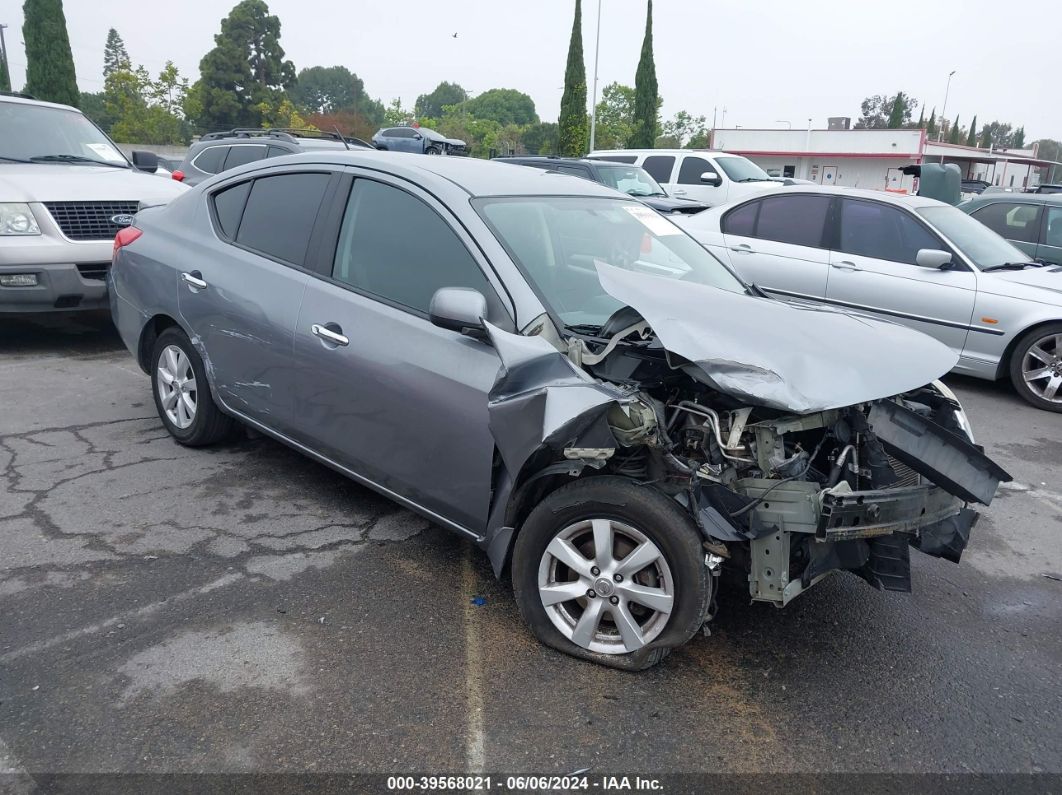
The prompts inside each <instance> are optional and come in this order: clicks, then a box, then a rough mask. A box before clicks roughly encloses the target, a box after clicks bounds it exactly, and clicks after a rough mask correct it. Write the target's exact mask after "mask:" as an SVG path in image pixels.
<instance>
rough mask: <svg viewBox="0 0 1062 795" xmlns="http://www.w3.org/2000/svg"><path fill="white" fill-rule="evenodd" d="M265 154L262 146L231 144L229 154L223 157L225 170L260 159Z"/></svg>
mask: <svg viewBox="0 0 1062 795" xmlns="http://www.w3.org/2000/svg"><path fill="white" fill-rule="evenodd" d="M265 155H266V148H265V147H264V146H233V147H231V148H230V149H229V156H228V157H226V158H225V170H226V171H228V170H229V169H230V168H236V166H242V165H244V164H246V163H253V162H254V161H255V160H261V159H262V158H263V157H265Z"/></svg>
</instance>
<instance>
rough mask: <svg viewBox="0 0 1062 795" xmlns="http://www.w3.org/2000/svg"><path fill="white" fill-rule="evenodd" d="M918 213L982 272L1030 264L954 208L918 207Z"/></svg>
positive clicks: (992, 233)
mask: <svg viewBox="0 0 1062 795" xmlns="http://www.w3.org/2000/svg"><path fill="white" fill-rule="evenodd" d="M916 212H917V213H918V214H919V215H920V216H922V217H923V218H925V219H926V220H927V221H929V223H931V224H933V226H935V227H936V228H937V229H939V230H940V231H941V232H942V233H943V234H944V236H945V237H946V238H948V239H949V240H951V242H952V243H954V244H955V246H956V247H957V248H958V249H959V251H961V252H962V253H963V254H965V255H966V257H967V258H968V259H969V260H970V261H971V262H973V264H974V265H976V266H977V267H978V268H980V269H981V270H984V269H985V268H991V267H993V266H995V265H1003V264H1005V263H1008V262H1028V261H1029V256H1028V255H1027V254H1025V253H1023V252H1022V251H1020V250H1019V249H1017V248H1015V247H1014V246H1013V245H1011V244H1010V243H1008V242H1007V241H1006V240H1004V239H1003V238H1001V237H1000V236H999V235H997V234H996V233H995V232H993V231H992V230H991V229H989V228H988V227H987V226H985V225H984V224H982V223H981V222H980V221H978V220H976V219H974V218H971V217H970V216H968V215H967V214H966V213H964V212H963V211H962V210H956V209H955V208H954V207H919V208H917V209H916Z"/></svg>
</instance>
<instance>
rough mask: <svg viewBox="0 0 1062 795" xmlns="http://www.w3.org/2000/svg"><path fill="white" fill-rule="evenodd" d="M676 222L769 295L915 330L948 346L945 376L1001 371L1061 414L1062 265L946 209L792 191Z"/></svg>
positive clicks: (893, 199) (922, 202)
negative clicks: (951, 371) (1034, 256)
mask: <svg viewBox="0 0 1062 795" xmlns="http://www.w3.org/2000/svg"><path fill="white" fill-rule="evenodd" d="M678 223H679V224H680V225H682V226H684V227H686V229H687V230H688V231H689V232H690V233H691V234H692V235H693V236H694V237H695V238H697V239H698V240H699V241H700V242H701V243H703V244H705V245H706V246H707V247H708V249H709V250H710V251H711V252H712V253H714V254H716V255H717V256H718V257H720V258H722V259H723V260H724V261H725V262H728V263H730V264H731V265H732V266H733V267H734V268H735V270H737V271H738V273H739V274H740V275H741V276H742V277H743V278H744V279H746V280H747V281H750V282H753V283H754V284H756V285H757V286H758V287H760V288H762V289H763V290H765V291H766V292H768V293H773V294H774V295H776V296H779V297H783V298H787V299H790V300H798V301H813V302H816V303H822V304H829V305H831V306H839V307H844V308H847V309H850V310H856V311H859V312H865V313H869V314H872V315H874V316H877V317H881V318H886V319H891V320H894V321H895V322H897V323H902V324H903V325H906V326H909V327H911V328H914V329H918V330H919V331H923V332H925V333H926V334H929V335H931V336H933V337H936V338H937V339H938V340H940V341H941V342H943V343H944V344H946V345H948V346H949V347H950V348H951V349H952V350H953V351H954V352H955V353H956V354H958V356H959V361H958V364H957V365H956V367H955V372H958V373H964V374H966V375H972V376H976V377H978V378H987V379H999V378H1004V377H1008V376H1009V377H1010V379H1011V381H1012V382H1013V383H1014V386H1015V387H1016V389H1017V391H1018V393H1019V394H1020V395H1021V396H1022V397H1023V398H1025V399H1026V400H1027V401H1029V402H1030V403H1032V404H1033V405H1034V406H1037V407H1039V408H1043V409H1047V410H1048V411H1062V267H1058V266H1053V265H1043V264H1041V263H1038V262H1032V261H1030V259H1029V257H1028V256H1027V255H1026V254H1023V253H1022V252H1021V251H1019V250H1018V249H1017V248H1015V247H1014V246H1013V245H1011V244H1010V243H1008V242H1007V241H1006V240H1004V239H1003V238H1002V237H1000V236H999V235H997V234H996V233H995V232H993V231H992V230H990V229H988V228H987V227H986V226H984V225H983V224H980V223H978V222H977V221H975V220H974V219H972V218H970V217H969V216H968V215H966V214H965V213H963V212H961V211H960V210H957V209H955V208H954V207H951V206H949V205H946V204H942V203H941V202H938V201H934V200H932V199H925V198H921V197H916V196H901V195H895V194H889V193H884V192H881V191H867V190H857V189H852V188H821V187H816V186H812V187H793V188H792V189H790V190H787V191H786V192H785V193H784V194H778V193H774V194H771V195H761V196H757V197H755V198H752V199H749V200H746V201H743V202H740V203H735V204H729V205H725V206H723V207H716V208H713V209H711V210H708V211H706V212H703V213H699V214H697V215H694V216H690V217H689V218H685V219H680V220H679V221H678Z"/></svg>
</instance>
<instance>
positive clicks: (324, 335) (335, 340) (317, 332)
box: [310, 323, 350, 345]
mask: <svg viewBox="0 0 1062 795" xmlns="http://www.w3.org/2000/svg"><path fill="white" fill-rule="evenodd" d="M310 331H312V332H313V333H314V336H315V337H319V338H320V339H323V340H324V341H325V342H330V343H332V344H333V345H350V340H349V339H347V338H346V337H344V336H343V335H342V334H340V333H338V332H335V331H332V329H330V328H327V327H325V326H322V325H320V324H318V323H314V324H313V325H312V326H310Z"/></svg>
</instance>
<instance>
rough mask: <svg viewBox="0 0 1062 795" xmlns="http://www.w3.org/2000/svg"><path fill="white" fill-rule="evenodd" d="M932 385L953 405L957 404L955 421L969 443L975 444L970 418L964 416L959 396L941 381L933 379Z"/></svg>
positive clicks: (964, 412)
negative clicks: (951, 401)
mask: <svg viewBox="0 0 1062 795" xmlns="http://www.w3.org/2000/svg"><path fill="white" fill-rule="evenodd" d="M933 387H934V388H935V389H936V390H937V391H938V392H940V394H942V395H943V396H944V397H946V398H947V399H948V400H953V401H955V405H956V406H958V408H957V409H955V422H956V423H957V424H958V426H959V429H960V430H961V431H962V432H963V433H965V434H966V436H967V438H969V440H970V444H977V442H976V440H975V439H974V434H973V428H972V427H971V426H970V419H969V417H967V416H966V411H965V410H964V409H963V407H962V403H960V402H959V398H957V397H956V396H955V393H954V392H952V391H951V390H950V389H949V388H948V387H947V385H945V383H944V382H943V381H940V380H937V381H934V382H933Z"/></svg>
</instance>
